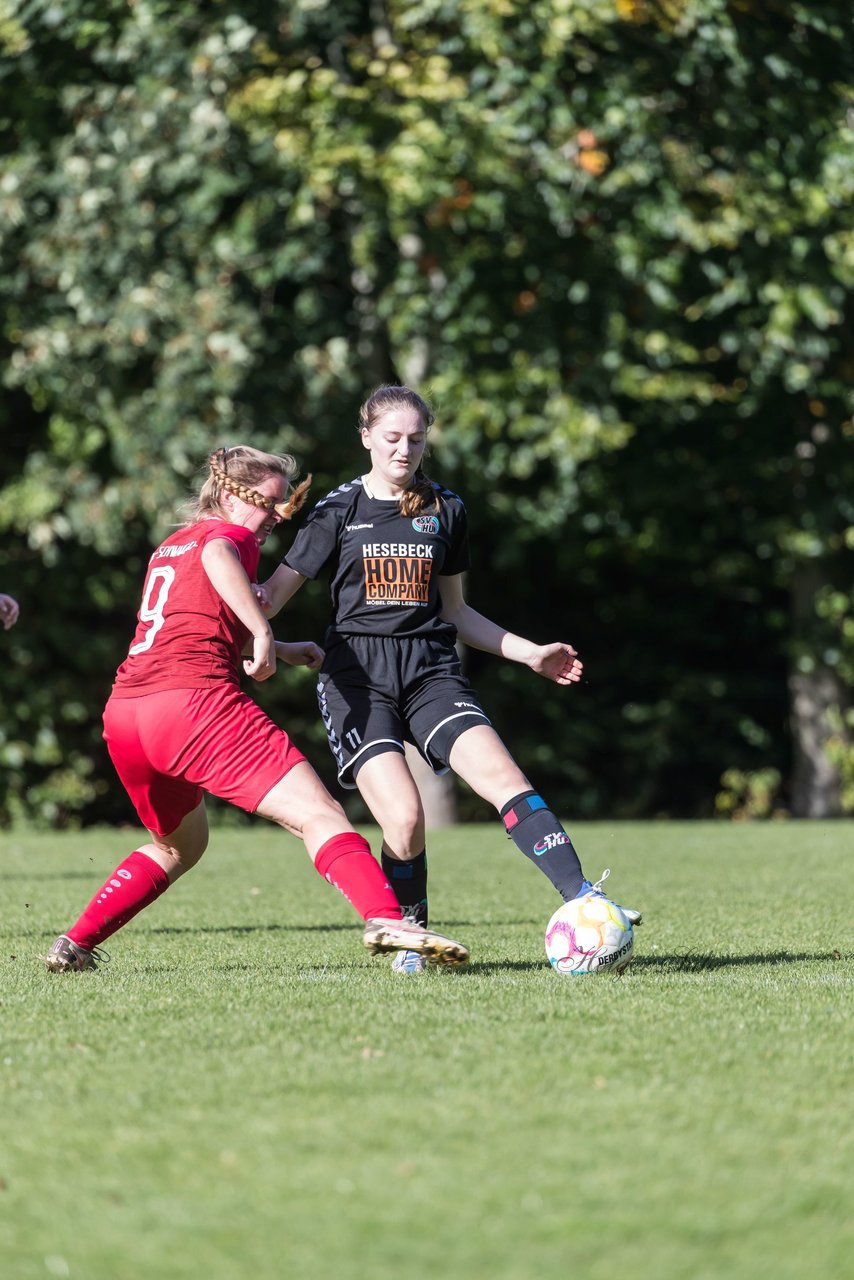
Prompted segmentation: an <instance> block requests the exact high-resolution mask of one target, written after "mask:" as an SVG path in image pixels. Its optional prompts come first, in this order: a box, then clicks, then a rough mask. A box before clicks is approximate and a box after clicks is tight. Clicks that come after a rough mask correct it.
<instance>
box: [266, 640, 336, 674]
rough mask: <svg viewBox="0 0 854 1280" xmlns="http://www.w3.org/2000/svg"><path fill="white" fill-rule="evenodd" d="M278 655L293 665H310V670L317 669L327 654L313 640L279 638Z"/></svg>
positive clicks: (283, 660) (277, 644)
mask: <svg viewBox="0 0 854 1280" xmlns="http://www.w3.org/2000/svg"><path fill="white" fill-rule="evenodd" d="M276 655H277V657H279V658H280V659H281V660H282V662H287V663H289V664H290V666H292V667H308V669H309V671H317V669H318V668H319V667H320V664H321V663H322V662H323V659H324V656H325V655H324V651H323V650H322V649H321V647H320V645H319V644H315V643H314V641H313V640H277V641H276Z"/></svg>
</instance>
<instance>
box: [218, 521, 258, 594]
mask: <svg viewBox="0 0 854 1280" xmlns="http://www.w3.org/2000/svg"><path fill="white" fill-rule="evenodd" d="M214 538H225V540H226V541H227V542H230V543H231V544H232V545H233V547H234V549H235V551H236V552H237V554H238V556H239V558H240V563H241V564H242V565H243V568H244V569H245V571H246V576H247V578H248V579H249V581H250V582H254V581H255V578H256V575H257V573H258V562H259V561H260V559H261V548H260V546H259V545H258V539H257V538H256V537H255V534H254V533H252V532H251V530H249V529H244V527H243V525H242V524H227V523H226V521H224V520H223V521H219V520H217V521H211V523H210V528H208V529H206V530H205V532H204V542H205V543H208V542H211V541H212V540H213V539H214Z"/></svg>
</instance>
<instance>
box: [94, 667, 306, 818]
mask: <svg viewBox="0 0 854 1280" xmlns="http://www.w3.org/2000/svg"><path fill="white" fill-rule="evenodd" d="M104 739H105V740H106V743H107V749H108V751H109V753H110V758H111V759H112V762H113V764H114V765H115V767H116V772H117V773H118V775H119V778H120V779H121V782H122V785H123V786H124V788H125V790H126V791H127V793H128V795H129V796H130V798H131V800H132V802H133V806H134V808H135V809H136V811H137V813H138V814H139V817H140V820H141V821H142V823H143V825H144V826H146V827H147V828H148V830H149V831H153V832H154V833H155V834H156V835H159V836H165V835H169V834H170V832H172V831H174V830H175V828H176V827H177V826H179V824H180V823H181V822H182V821H183V819H184V818H186V816H187V814H188V813H191V812H192V810H193V809H195V808H196V806H197V805H198V803H199V801H200V800H201V799H202V796H203V793H204V792H205V791H209V792H210V794H211V795H214V796H219V797H220V798H221V799H222V800H228V801H230V803H231V804H235V805H237V806H238V807H239V808H241V809H246V810H247V811H248V812H249V813H254V812H255V810H256V809H257V808H258V805H259V804H260V803H261V801H262V800H263V799H264V796H265V795H266V794H267V792H268V791H272V789H273V787H274V786H275V785H276V783H277V782H281V780H282V778H283V777H284V776H285V774H286V773H288V772H289V771H290V770H291V769H292V768H293V767H294V765H295V764H299V763H300V762H301V761H302V760H304V759H305V756H304V755H303V754H302V752H301V751H300V750H298V748H297V747H295V746H294V744H293V743H292V742H291V740H290V738H289V737H288V735H287V734H286V733H285V731H284V729H280V728H279V727H278V725H276V724H274V723H273V721H272V720H271V719H270V718H269V716H267V715H265V714H264V712H263V711H262V710H261V708H260V707H259V706H258V705H257V704H256V703H255V702H253V701H252V699H251V698H250V697H249V696H248V695H247V694H245V693H242V692H241V691H240V689H239V688H238V686H237V685H235V684H227V683H225V682H222V683H217V684H215V685H212V686H211V687H210V688H206V689H165V690H163V691H162V692H161V693H146V694H143V695H142V696H141V697H139V698H116V697H111V698H110V700H109V702H108V703H107V705H106V707H105V708H104Z"/></svg>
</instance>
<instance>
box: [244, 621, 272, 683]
mask: <svg viewBox="0 0 854 1280" xmlns="http://www.w3.org/2000/svg"><path fill="white" fill-rule="evenodd" d="M243 670H244V671H245V672H246V674H247V675H248V676H251V677H252V679H253V680H258V681H259V682H260V681H262V680H269V679H270V676H272V675H275V673H276V642H275V640H274V639H273V633H272V632H271V631H268V632H267V633H266V635H261V636H253V638H252V657H251V658H244V659H243Z"/></svg>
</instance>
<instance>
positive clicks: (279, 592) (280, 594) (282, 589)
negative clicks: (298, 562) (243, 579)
mask: <svg viewBox="0 0 854 1280" xmlns="http://www.w3.org/2000/svg"><path fill="white" fill-rule="evenodd" d="M304 582H305V578H304V577H303V576H302V574H301V573H297V572H296V570H294V569H291V568H289V566H288V565H286V564H280V565H279V567H278V568H277V569H276V571H275V572H274V573H272V574H271V575H270V577H269V578H268V579H267V581H266V582H259V583H256V584H255V588H254V590H255V597H256V599H257V600H258V603H259V604H260V606H261V608H262V609H263V611H264V613H265V615H266V616H267V617H268V618H274V617H275V616H276V614H277V613H278V612H279V610H280V609H283V608H284V607H285V605H286V604H287V603H288V601H289V600H290V599H291V597H292V596H295V595H296V593H297V592H298V591H299V589H300V587H301V586H302V584H303V583H304Z"/></svg>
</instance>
